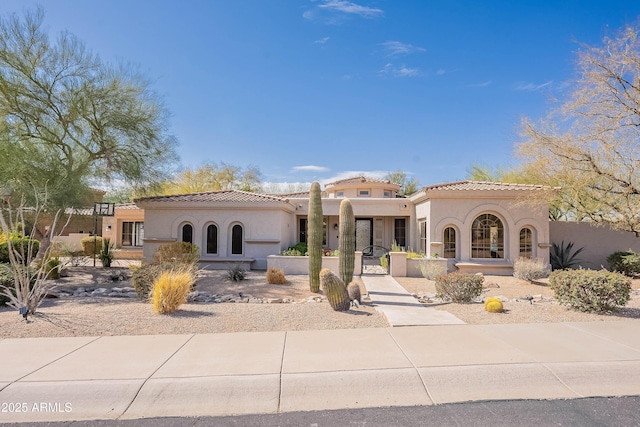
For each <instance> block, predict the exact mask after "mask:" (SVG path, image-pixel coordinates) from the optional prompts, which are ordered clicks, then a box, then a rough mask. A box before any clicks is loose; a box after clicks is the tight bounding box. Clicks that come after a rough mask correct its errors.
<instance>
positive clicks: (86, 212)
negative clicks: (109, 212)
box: [64, 208, 93, 216]
mask: <svg viewBox="0 0 640 427" xmlns="http://www.w3.org/2000/svg"><path fill="white" fill-rule="evenodd" d="M64 213H65V214H66V215H83V216H92V215H93V208H66V209H65V210H64Z"/></svg>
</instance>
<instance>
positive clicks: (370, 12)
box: [302, 0, 384, 24]
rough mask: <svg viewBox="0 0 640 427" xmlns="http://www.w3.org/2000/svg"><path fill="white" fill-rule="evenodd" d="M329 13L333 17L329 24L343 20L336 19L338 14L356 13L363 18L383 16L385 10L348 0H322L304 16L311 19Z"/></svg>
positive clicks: (324, 16)
mask: <svg viewBox="0 0 640 427" xmlns="http://www.w3.org/2000/svg"><path fill="white" fill-rule="evenodd" d="M327 14H328V15H331V16H332V17H330V18H328V19H327V20H326V22H327V23H329V24H337V23H340V22H341V21H342V20H340V19H335V16H336V15H342V16H344V15H356V16H359V17H361V18H367V19H372V18H377V17H380V16H383V15H384V11H383V10H382V9H378V8H375V7H368V6H363V5H360V4H357V3H353V2H350V1H347V0H322V3H320V4H318V5H317V6H316V7H315V8H314V9H311V10H307V11H305V12H304V13H303V14H302V17H303V18H304V19H307V20H310V21H311V20H313V19H316V18H317V17H320V18H327Z"/></svg>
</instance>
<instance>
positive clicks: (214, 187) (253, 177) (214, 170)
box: [152, 163, 262, 194]
mask: <svg viewBox="0 0 640 427" xmlns="http://www.w3.org/2000/svg"><path fill="white" fill-rule="evenodd" d="M261 177H262V174H261V173H260V170H259V169H258V168H257V167H256V166H248V167H246V168H242V167H240V166H234V165H229V164H226V163H220V164H217V163H208V164H205V165H204V166H201V167H199V168H196V169H192V168H187V169H185V170H184V171H182V172H180V173H178V174H177V175H176V176H175V177H174V178H171V179H169V180H167V181H165V182H163V183H162V184H161V185H160V186H159V190H157V191H156V193H157V194H187V193H201V192H206V191H220V190H242V191H251V192H257V191H259V190H261V189H262V181H261ZM152 191H153V190H152Z"/></svg>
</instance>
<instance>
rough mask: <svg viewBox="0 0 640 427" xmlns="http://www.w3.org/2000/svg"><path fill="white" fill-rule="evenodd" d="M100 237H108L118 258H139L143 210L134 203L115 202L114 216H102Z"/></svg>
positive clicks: (142, 236)
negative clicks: (116, 250)
mask: <svg viewBox="0 0 640 427" xmlns="http://www.w3.org/2000/svg"><path fill="white" fill-rule="evenodd" d="M102 237H103V238H107V239H110V241H111V243H112V244H113V245H114V246H115V248H116V249H119V250H120V251H118V252H116V255H117V257H118V258H128V259H131V258H141V257H142V246H143V239H144V210H142V209H140V208H138V207H137V206H136V205H135V204H134V203H124V204H116V206H115V209H114V216H105V217H102Z"/></svg>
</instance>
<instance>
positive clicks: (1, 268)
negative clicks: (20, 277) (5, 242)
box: [0, 263, 36, 307]
mask: <svg viewBox="0 0 640 427" xmlns="http://www.w3.org/2000/svg"><path fill="white" fill-rule="evenodd" d="M12 271H13V270H12V267H11V264H8V263H0V307H2V306H3V305H6V304H7V303H8V302H9V297H7V296H5V295H4V291H5V288H6V289H9V291H10V292H11V293H12V294H13V295H14V296H15V294H16V292H15V279H14V277H13V273H12ZM35 284H36V276H35V275H32V276H31V283H30V289H31V288H33V286H34V285H35Z"/></svg>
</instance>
